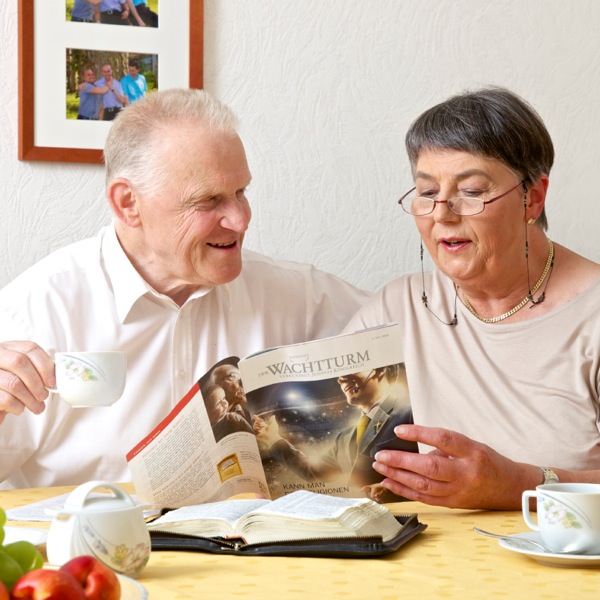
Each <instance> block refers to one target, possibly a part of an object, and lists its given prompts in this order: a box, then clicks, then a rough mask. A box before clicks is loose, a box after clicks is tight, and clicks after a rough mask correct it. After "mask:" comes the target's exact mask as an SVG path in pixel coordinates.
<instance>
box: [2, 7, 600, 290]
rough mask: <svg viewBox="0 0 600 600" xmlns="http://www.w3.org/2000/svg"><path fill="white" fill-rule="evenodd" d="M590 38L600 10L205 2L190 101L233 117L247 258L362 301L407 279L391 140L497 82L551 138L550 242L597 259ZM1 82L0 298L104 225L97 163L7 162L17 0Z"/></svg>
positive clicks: (598, 57) (595, 98)
mask: <svg viewBox="0 0 600 600" xmlns="http://www.w3.org/2000/svg"><path fill="white" fill-rule="evenodd" d="M48 1H53V2H61V1H62V0H48ZM163 1H164V0H163ZM192 1H193V0H192ZM599 30H600V0H569V1H565V0H503V1H498V2H492V1H491V0H378V1H376V0H302V1H300V2H299V1H298V0H205V36H206V37H205V59H204V64H205V87H206V89H207V90H208V91H210V92H211V93H213V94H215V95H216V96H218V97H219V98H221V99H222V100H224V101H225V102H226V103H228V104H230V105H231V106H232V107H233V108H234V109H235V111H236V112H237V113H238V114H239V116H240V117H241V119H242V123H243V129H242V135H243V138H244V141H245V143H246V147H247V151H248V156H249V161H250V166H251V169H252V171H253V174H254V182H253V183H252V186H251V188H250V198H251V202H252V205H253V209H254V220H253V223H252V225H251V233H250V234H249V236H248V238H247V240H248V246H249V247H251V248H253V249H256V250H259V251H262V252H265V253H266V254H270V255H274V256H278V257H286V258H292V259H296V260H304V261H308V262H313V263H315V264H317V265H318V266H319V267H321V268H324V269H326V270H329V271H332V272H335V273H337V274H339V275H341V276H343V277H345V278H347V279H349V280H351V281H353V282H355V283H357V284H360V285H362V286H363V287H366V288H371V289H375V288H378V287H379V286H380V285H382V284H383V283H385V282H386V281H388V280H389V279H391V278H393V277H394V276H396V275H398V274H400V273H403V272H406V271H411V270H414V269H416V268H417V267H418V261H417V258H418V255H417V246H418V241H417V237H416V236H415V234H414V232H413V225H412V223H411V219H410V218H409V217H408V216H404V215H403V214H402V212H401V209H400V208H399V207H398V206H397V205H396V203H395V200H396V199H397V197H398V196H399V195H400V194H401V193H402V192H404V191H406V189H408V187H409V186H410V183H411V182H410V178H409V173H408V168H407V162H406V159H405V156H404V149H403V135H404V132H405V131H406V128H407V126H408V125H409V124H410V122H411V121H412V120H413V119H414V118H415V117H417V116H418V115H419V114H420V113H421V112H422V111H423V110H424V109H426V108H428V107H429V106H431V105H432V104H434V103H437V102H438V101H440V100H442V99H444V98H445V97H447V96H448V95H450V94H452V93H454V92H457V91H460V90H463V89H465V88H468V87H476V86H480V85H485V84H500V85H505V86H507V87H510V88H512V89H513V90H515V91H516V92H518V93H520V94H522V95H523V96H524V97H525V98H526V99H528V100H529V101H530V102H531V103H532V104H533V105H534V106H535V107H537V108H538V110H539V112H540V113H541V115H542V116H543V117H544V119H545V121H546V124H547V126H548V128H549V129H550V132H551V134H552V135H553V138H554V141H555V145H556V152H557V160H556V163H555V169H554V170H553V173H552V176H551V186H550V192H549V198H548V204H547V207H548V208H547V210H548V215H549V219H550V235H551V237H552V238H553V239H555V240H557V241H559V242H561V243H564V244H567V245H568V246H570V247H572V248H573V249H575V250H577V251H579V252H581V253H583V254H585V255H587V256H589V257H590V258H592V259H594V260H597V261H599V260H600V242H599V241H598V238H599V236H598V233H597V229H598V226H599V225H600V218H599V217H600V202H599V196H600V191H599V174H600V168H599V167H598V157H600V43H599V42H598V39H599V38H598V31H599ZM0 75H1V78H2V83H3V85H2V86H0V199H1V201H2V211H1V213H0V214H1V217H0V285H2V284H4V283H6V282H7V281H8V280H9V279H10V278H12V277H13V276H15V275H16V274H17V273H19V272H20V271H21V270H23V269H24V268H25V267H27V266H28V265H29V264H31V263H32V262H33V261H35V260H36V259H37V258H39V257H41V256H43V255H45V254H46V253H47V252H48V251H50V250H51V249H53V248H55V247H58V246H61V245H63V244H65V243H66V242H69V241H71V240H75V239H78V238H80V237H82V236H86V235H89V234H92V233H94V232H95V231H96V229H97V228H98V225H99V223H102V222H107V221H108V219H109V215H108V213H107V209H106V207H105V201H104V195H103V174H102V167H100V166H97V165H79V164H64V163H63V164H59V163H33V162H29V163H28V162H19V161H18V160H17V0H2V1H1V2H0Z"/></svg>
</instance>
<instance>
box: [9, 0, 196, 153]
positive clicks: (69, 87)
mask: <svg viewBox="0 0 600 600" xmlns="http://www.w3.org/2000/svg"><path fill="white" fill-rule="evenodd" d="M110 4H111V3H110V2H108V1H107V0H104V1H95V0H91V1H90V0H62V1H60V0H59V1H52V2H48V1H47V0H19V159H20V160H41V161H60V162H88V163H101V162H102V148H103V147H104V142H105V139H106V135H107V133H108V130H109V128H110V121H111V120H112V119H114V117H115V116H116V115H117V114H118V112H120V110H122V109H123V108H124V107H126V106H127V105H128V104H129V103H131V102H134V101H136V100H137V99H139V98H141V97H143V96H145V95H147V94H151V93H154V92H155V91H156V90H158V89H166V88H172V87H183V88H201V87H202V83H203V82H202V75H203V2H202V0H144V1H143V2H141V1H140V0H120V2H119V1H117V2H116V3H115V6H120V9H119V10H103V9H106V7H107V6H110ZM108 13H110V14H108Z"/></svg>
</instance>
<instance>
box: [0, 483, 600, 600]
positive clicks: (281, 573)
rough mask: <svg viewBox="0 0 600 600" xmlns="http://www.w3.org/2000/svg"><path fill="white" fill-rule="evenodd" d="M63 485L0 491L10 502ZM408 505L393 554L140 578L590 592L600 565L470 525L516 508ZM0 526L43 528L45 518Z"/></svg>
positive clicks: (174, 590) (366, 590)
mask: <svg viewBox="0 0 600 600" xmlns="http://www.w3.org/2000/svg"><path fill="white" fill-rule="evenodd" d="M70 489H71V488H47V489H27V490H14V491H0V506H1V507H3V508H12V507H14V506H20V505H23V504H27V503H30V502H38V501H40V500H43V499H44V498H48V497H51V496H54V495H58V494H63V493H65V492H68V491H70ZM390 508H392V509H393V510H394V512H416V513H418V515H419V520H420V521H422V522H423V523H426V524H427V525H428V528H427V529H426V530H425V531H424V532H423V533H421V534H419V535H418V536H417V537H416V538H415V539H413V540H412V541H410V542H409V543H408V544H407V545H406V546H404V547H402V548H401V549H400V550H399V551H397V552H396V553H394V554H391V555H388V556H386V557H383V558H376V559H321V558H295V557H287V558H280V557H268V558H264V557H263V558H260V557H240V556H219V555H213V554H205V553H199V552H198V553H185V552H171V551H168V552H167V551H157V552H153V553H152V555H151V558H150V561H149V563H148V565H147V567H146V568H145V570H144V571H143V573H142V575H141V576H140V578H139V581H140V582H141V583H143V584H144V585H145V586H146V588H147V589H148V592H149V595H150V598H151V599H152V600H171V599H173V600H185V599H188V598H189V599H190V600H191V599H193V600H198V599H200V600H208V599H212V598H215V599H216V598H218V599H220V600H226V599H227V600H229V599H235V600H237V599H247V598H264V599H265V600H271V599H278V600H279V599H288V598H291V599H298V600H304V599H307V598H308V599H310V600H321V599H323V598H331V599H342V598H364V599H365V600H371V599H376V600H398V599H408V600H410V599H419V600H424V599H428V598H436V599H437V598H461V599H465V598H485V599H486V600H497V599H501V598H511V599H515V598H517V599H520V598H524V599H528V600H529V599H536V598H540V599H542V598H543V599H552V598H560V599H561V600H569V599H571V598H577V599H580V598H598V595H599V594H600V569H598V568H594V569H589V568H560V567H551V566H546V565H541V564H539V563H537V562H536V561H534V560H533V559H531V558H530V557H528V556H525V555H521V554H517V553H515V552H510V551H508V550H505V549H504V548H501V547H500V546H499V545H498V542H497V541H496V540H493V539H490V538H485V537H482V536H481V535H478V534H476V533H474V532H473V527H481V528H482V529H488V530H490V531H496V532H502V533H507V534H510V533H518V532H522V531H526V530H527V528H526V526H525V524H524V523H523V519H522V517H521V513H520V512H480V511H467V510H450V509H445V508H438V507H431V506H427V505H424V504H418V503H414V502H406V503H402V504H394V505H390ZM8 525H20V526H25V527H42V528H47V527H48V526H49V524H48V523H37V522H36V523H34V522H16V521H10V522H9V523H8Z"/></svg>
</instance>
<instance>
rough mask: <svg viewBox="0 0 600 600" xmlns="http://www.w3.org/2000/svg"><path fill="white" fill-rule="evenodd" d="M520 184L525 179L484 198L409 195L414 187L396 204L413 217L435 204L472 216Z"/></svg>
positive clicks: (459, 213)
mask: <svg viewBox="0 0 600 600" xmlns="http://www.w3.org/2000/svg"><path fill="white" fill-rule="evenodd" d="M520 185H525V181H521V182H519V183H517V185H515V186H514V187H511V188H510V190H508V192H504V194H500V195H499V196H496V197H495V198H490V199H489V200H485V195H482V196H456V197H455V198H449V199H448V200H434V199H433V198H427V197H425V196H411V194H412V193H413V192H414V191H415V190H416V189H417V188H416V187H414V188H413V189H412V190H409V191H408V192H406V194H404V196H402V198H400V200H398V204H399V205H400V206H401V207H402V209H403V210H404V212H407V213H408V214H409V215H414V216H415V217H424V216H425V215H430V214H431V213H432V212H433V211H434V210H435V205H436V204H447V205H448V208H449V209H450V210H451V211H452V212H453V213H455V214H457V215H460V216H461V217H472V216H473V215H478V214H479V213H482V212H483V210H484V209H485V205H486V204H491V203H492V202H496V200H500V198H504V196H507V195H508V194H510V193H511V192H512V191H513V190H516V189H517V188H518V187H519V186H520Z"/></svg>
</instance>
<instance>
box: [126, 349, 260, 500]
mask: <svg viewBox="0 0 600 600" xmlns="http://www.w3.org/2000/svg"><path fill="white" fill-rule="evenodd" d="M237 360H238V359H237V358H235V357H233V358H231V359H226V361H222V362H223V363H224V364H225V366H228V365H229V364H230V363H231V364H237ZM220 365H221V363H219V365H215V367H213V369H211V371H210V372H209V373H207V374H206V375H205V376H204V377H203V378H202V379H200V381H199V382H198V383H196V384H195V385H194V386H193V387H192V389H191V390H190V391H189V392H188V393H187V394H186V396H185V397H184V398H182V400H181V401H180V402H179V403H178V404H177V406H176V407H175V408H174V409H173V410H172V411H171V412H170V413H169V415H168V416H167V417H166V418H165V419H164V420H163V421H162V422H161V423H160V424H159V425H158V426H157V427H156V428H155V429H154V431H152V432H151V433H149V435H148V436H146V437H145V438H144V439H143V440H141V441H140V442H139V443H138V444H137V446H135V448H133V449H132V450H131V451H130V452H128V454H127V461H128V463H129V467H130V469H131V473H132V477H133V481H134V485H135V489H136V494H137V496H138V497H139V498H140V500H142V501H144V502H147V503H149V504H152V505H153V506H157V507H169V508H177V507H180V506H187V505H192V504H201V503H204V502H216V501H219V500H225V499H227V498H229V497H230V496H233V495H236V494H241V493H258V494H261V495H264V496H268V488H267V486H266V481H265V478H264V472H263V469H262V465H261V459H260V455H259V453H258V448H257V445H256V438H255V436H254V433H253V430H252V426H251V424H250V420H249V419H250V417H249V415H248V414H247V413H243V411H242V408H241V407H238V408H237V409H236V405H235V403H234V402H232V403H231V411H228V410H224V411H221V407H225V408H227V407H229V406H230V405H229V404H228V403H227V402H226V401H225V399H224V398H223V397H222V396H223V395H224V390H223V388H222V387H220V386H215V385H214V384H213V371H214V370H215V369H216V368H217V367H218V366H220ZM236 371H237V369H236ZM238 373H239V372H238ZM237 379H238V380H239V377H238V378H237ZM216 387H218V388H219V389H218V390H215V389H214V388H216ZM239 387H241V385H240V386H239ZM219 390H220V391H219ZM214 392H219V393H218V394H216V393H214ZM234 413H235V414H234ZM221 417H223V418H221Z"/></svg>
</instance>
